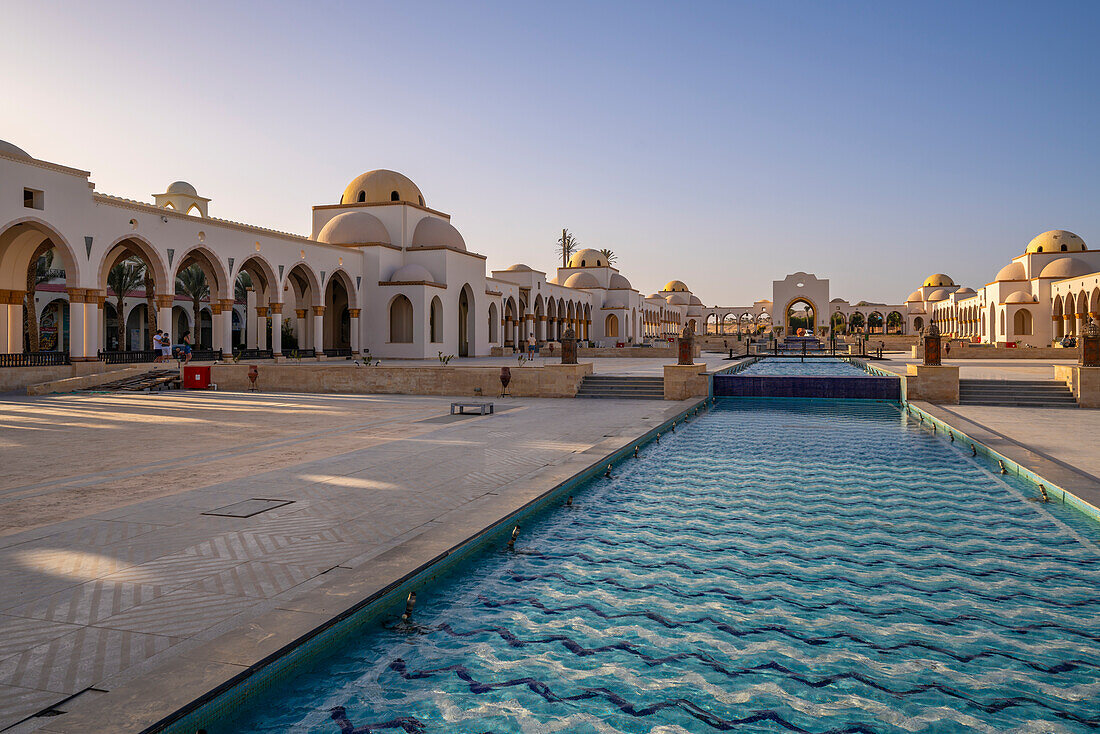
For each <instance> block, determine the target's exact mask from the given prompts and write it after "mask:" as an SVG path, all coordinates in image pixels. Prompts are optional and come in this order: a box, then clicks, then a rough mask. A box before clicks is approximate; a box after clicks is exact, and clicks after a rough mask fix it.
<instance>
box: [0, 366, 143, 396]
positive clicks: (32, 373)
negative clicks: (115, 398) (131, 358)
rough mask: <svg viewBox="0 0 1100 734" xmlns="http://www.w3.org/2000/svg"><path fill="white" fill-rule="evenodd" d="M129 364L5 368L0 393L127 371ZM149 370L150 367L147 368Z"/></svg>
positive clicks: (2, 370) (1, 375) (1, 372)
mask: <svg viewBox="0 0 1100 734" xmlns="http://www.w3.org/2000/svg"><path fill="white" fill-rule="evenodd" d="M130 366H131V365H128V364H110V365H108V364H103V363H102V362H73V363H72V364H64V365H57V366H55V367H4V368H3V369H0V392H9V391H22V390H26V389H27V388H29V387H30V386H31V385H39V384H42V383H44V382H52V381H55V380H65V379H68V378H70V377H81V376H83V375H94V374H99V373H102V372H109V371H114V370H120V369H125V368H127V367H130ZM146 369H148V367H146Z"/></svg>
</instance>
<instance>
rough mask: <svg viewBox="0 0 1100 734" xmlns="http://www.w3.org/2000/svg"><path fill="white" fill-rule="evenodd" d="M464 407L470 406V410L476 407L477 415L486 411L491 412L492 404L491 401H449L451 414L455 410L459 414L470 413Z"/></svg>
mask: <svg viewBox="0 0 1100 734" xmlns="http://www.w3.org/2000/svg"><path fill="white" fill-rule="evenodd" d="M466 408H470V409H471V410H474V409H476V410H477V414H478V415H485V414H486V413H487V412H488V413H492V412H493V404H492V403H461V402H459V403H451V415H454V414H455V412H456V410H457V412H458V414H459V415H471V414H470V413H467V412H466Z"/></svg>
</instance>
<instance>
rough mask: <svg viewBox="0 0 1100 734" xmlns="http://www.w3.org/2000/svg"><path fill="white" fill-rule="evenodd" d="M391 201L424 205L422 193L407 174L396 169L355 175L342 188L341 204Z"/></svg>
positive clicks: (381, 169)
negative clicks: (345, 186)
mask: <svg viewBox="0 0 1100 734" xmlns="http://www.w3.org/2000/svg"><path fill="white" fill-rule="evenodd" d="M391 201H407V202H411V203H413V204H419V205H420V206H424V194H422V193H420V189H419V188H418V187H417V185H416V184H414V183H413V182H412V179H410V178H409V177H408V176H405V175H402V174H400V173H398V172H397V171H387V170H386V169H384V168H379V169H378V170H377V171H367V172H366V173H364V174H363V175H362V176H357V177H356V178H355V179H353V180H352V182H351V183H349V184H348V185H347V188H345V189H344V194H343V196H341V197H340V203H341V204H355V203H360V202H362V203H367V204H383V203H388V202H391Z"/></svg>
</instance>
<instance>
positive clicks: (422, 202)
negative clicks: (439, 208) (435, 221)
mask: <svg viewBox="0 0 1100 734" xmlns="http://www.w3.org/2000/svg"><path fill="white" fill-rule="evenodd" d="M416 200H417V201H418V202H420V206H424V197H423V196H418V197H416Z"/></svg>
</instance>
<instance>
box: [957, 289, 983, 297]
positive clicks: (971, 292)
mask: <svg viewBox="0 0 1100 734" xmlns="http://www.w3.org/2000/svg"><path fill="white" fill-rule="evenodd" d="M955 295H956V296H976V295H978V292H977V291H976V290H974V289H973V288H960V289H958V290H957V291H955Z"/></svg>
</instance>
